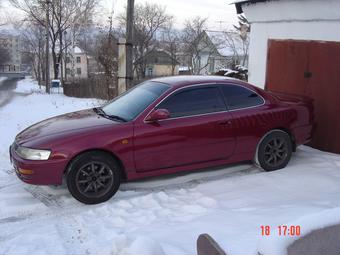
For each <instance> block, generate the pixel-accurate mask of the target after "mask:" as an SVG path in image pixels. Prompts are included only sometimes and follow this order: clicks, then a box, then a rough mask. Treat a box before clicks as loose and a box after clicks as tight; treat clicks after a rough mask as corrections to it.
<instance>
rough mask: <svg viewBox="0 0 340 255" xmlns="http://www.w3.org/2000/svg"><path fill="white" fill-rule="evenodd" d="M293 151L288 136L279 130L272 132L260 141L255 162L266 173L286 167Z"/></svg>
mask: <svg viewBox="0 0 340 255" xmlns="http://www.w3.org/2000/svg"><path fill="white" fill-rule="evenodd" d="M292 150H293V144H292V140H291V138H290V136H289V135H288V134H287V133H286V132H284V131H281V130H273V131H272V132H270V133H269V134H267V135H266V136H265V137H264V138H263V139H262V141H261V143H260V145H259V147H258V151H257V162H258V164H259V165H260V167H261V168H263V169H264V170H266V171H274V170H278V169H281V168H284V167H286V166H287V164H288V162H289V160H290V158H291V155H292Z"/></svg>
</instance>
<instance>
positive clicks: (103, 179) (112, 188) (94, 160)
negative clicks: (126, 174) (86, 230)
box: [67, 152, 121, 204]
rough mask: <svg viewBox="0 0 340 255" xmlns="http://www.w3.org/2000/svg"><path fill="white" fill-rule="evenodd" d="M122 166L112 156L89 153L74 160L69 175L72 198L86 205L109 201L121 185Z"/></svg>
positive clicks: (68, 185) (68, 182)
mask: <svg viewBox="0 0 340 255" xmlns="http://www.w3.org/2000/svg"><path fill="white" fill-rule="evenodd" d="M120 170H121V169H120V166H119V164H118V163H117V162H116V160H114V159H113V158H112V157H111V156H110V155H108V154H106V153H102V152H87V153H84V154H81V155H79V156H78V157H77V158H75V159H74V160H73V162H72V163H71V165H70V167H69V171H68V173H67V187H68V189H69V191H70V193H71V194H72V196H73V197H74V198H75V199H77V200H78V201H80V202H82V203H85V204H98V203H102V202H105V201H107V200H109V199H110V198H111V197H112V196H113V195H114V194H115V193H116V192H117V190H118V188H119V185H120V173H121V171H120Z"/></svg>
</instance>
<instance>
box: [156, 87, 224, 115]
mask: <svg viewBox="0 0 340 255" xmlns="http://www.w3.org/2000/svg"><path fill="white" fill-rule="evenodd" d="M157 108H158V109H167V110H168V111H169V112H170V116H171V117H172V118H176V117H184V116H191V115H199V114H205V113H213V112H221V111H225V110H226V106H225V103H224V101H223V98H222V95H221V93H220V91H219V89H218V88H217V87H210V88H207V87H206V88H194V89H186V90H184V91H182V92H178V93H176V94H174V95H172V96H170V97H169V98H168V99H166V100H165V101H164V102H162V103H161V104H160V105H159V106H157Z"/></svg>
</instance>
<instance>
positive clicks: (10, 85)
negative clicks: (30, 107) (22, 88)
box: [0, 77, 26, 107]
mask: <svg viewBox="0 0 340 255" xmlns="http://www.w3.org/2000/svg"><path fill="white" fill-rule="evenodd" d="M1 78H3V77H1ZM17 82H18V79H0V107H3V106H4V105H6V104H8V103H9V102H10V101H11V100H13V98H14V97H16V96H26V95H25V94H22V93H18V92H15V91H14V90H15V89H16V86H17Z"/></svg>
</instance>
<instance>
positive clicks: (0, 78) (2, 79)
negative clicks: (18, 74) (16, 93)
mask: <svg viewBox="0 0 340 255" xmlns="http://www.w3.org/2000/svg"><path fill="white" fill-rule="evenodd" d="M6 79H7V78H6V77H0V85H1V83H2V82H3V81H4V80H6Z"/></svg>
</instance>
